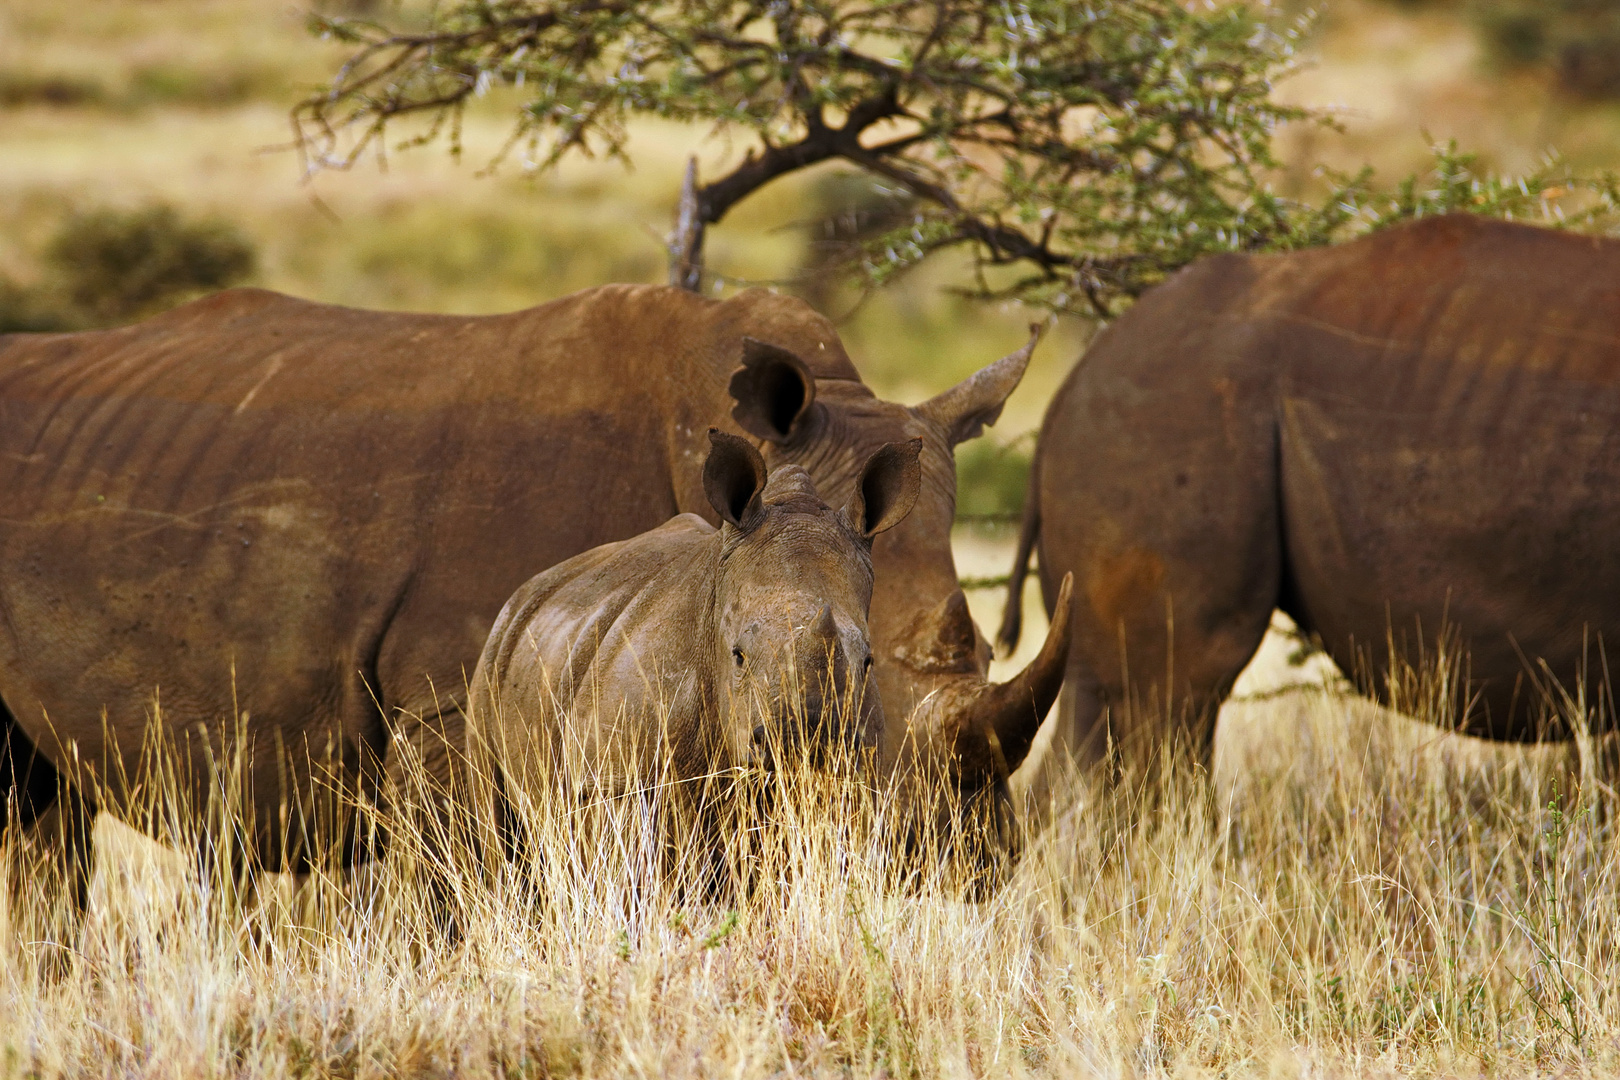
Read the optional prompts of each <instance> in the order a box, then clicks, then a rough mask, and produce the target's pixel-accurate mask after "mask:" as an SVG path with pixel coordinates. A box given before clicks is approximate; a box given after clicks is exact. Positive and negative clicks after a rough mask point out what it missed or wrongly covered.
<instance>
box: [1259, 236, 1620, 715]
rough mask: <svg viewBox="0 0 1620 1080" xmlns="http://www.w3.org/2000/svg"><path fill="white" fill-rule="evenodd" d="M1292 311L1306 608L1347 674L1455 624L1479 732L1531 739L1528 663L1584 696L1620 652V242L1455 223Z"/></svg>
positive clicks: (1292, 492)
mask: <svg viewBox="0 0 1620 1080" xmlns="http://www.w3.org/2000/svg"><path fill="white" fill-rule="evenodd" d="M1275 318H1276V325H1277V333H1278V344H1279V349H1280V351H1281V354H1282V355H1283V356H1284V357H1285V362H1284V365H1283V367H1282V369H1281V372H1280V380H1279V385H1278V424H1279V444H1280V448H1281V474H1282V475H1281V479H1282V484H1281V493H1282V505H1283V516H1284V530H1285V536H1286V541H1285V543H1286V547H1287V555H1288V562H1289V566H1290V578H1291V583H1290V585H1291V587H1290V589H1289V593H1290V595H1289V596H1288V597H1287V601H1288V604H1289V606H1292V607H1293V608H1295V609H1296V611H1295V614H1296V617H1298V618H1300V619H1301V621H1302V622H1304V623H1305V624H1306V625H1308V626H1310V627H1311V628H1313V629H1315V630H1317V632H1319V633H1320V634H1321V635H1322V637H1323V639H1324V641H1326V642H1327V643H1328V645H1329V647H1330V651H1331V652H1332V653H1333V655H1334V657H1335V659H1336V660H1338V661H1339V663H1340V664H1341V665H1342V666H1345V667H1346V668H1350V667H1352V666H1353V665H1355V664H1356V663H1357V662H1358V659H1359V660H1365V659H1372V660H1374V661H1376V662H1379V663H1382V662H1383V661H1384V660H1385V659H1386V656H1385V654H1386V651H1387V649H1386V635H1387V634H1388V633H1389V632H1391V631H1393V633H1394V634H1395V635H1396V636H1397V638H1398V639H1403V638H1404V639H1405V640H1406V642H1407V643H1408V647H1407V653H1408V655H1407V656H1406V659H1407V660H1408V661H1409V662H1410V661H1414V660H1416V658H1417V652H1418V650H1417V648H1416V646H1417V644H1418V642H1419V641H1421V640H1422V639H1423V638H1425V637H1427V638H1428V639H1429V642H1430V643H1429V648H1430V649H1432V647H1433V644H1432V642H1433V638H1434V635H1435V634H1436V633H1437V632H1438V631H1439V630H1440V629H1441V627H1442V626H1443V625H1444V626H1447V627H1449V628H1450V629H1451V630H1454V631H1456V632H1457V633H1459V634H1460V635H1461V644H1462V645H1464V646H1465V647H1466V649H1467V650H1468V654H1469V660H1470V663H1471V668H1472V672H1473V674H1474V676H1475V682H1474V686H1473V689H1474V690H1475V691H1478V692H1480V693H1481V695H1482V696H1481V698H1480V700H1479V701H1478V703H1477V707H1476V708H1475V710H1474V712H1473V713H1472V714H1471V716H1470V723H1469V726H1470V730H1473V731H1475V732H1477V733H1479V734H1487V735H1495V736H1497V737H1510V738H1519V737H1527V736H1529V735H1530V734H1532V733H1533V731H1534V727H1533V725H1532V724H1531V720H1533V716H1532V715H1531V711H1530V710H1527V709H1526V707H1525V706H1526V704H1527V701H1528V700H1529V699H1530V698H1531V696H1532V695H1531V693H1530V688H1529V686H1528V685H1524V684H1523V683H1522V682H1521V676H1522V675H1523V672H1524V668H1525V660H1526V659H1532V660H1533V659H1534V658H1542V659H1545V660H1547V661H1548V663H1549V664H1550V665H1551V667H1552V670H1553V673H1554V675H1555V676H1556V677H1557V678H1558V679H1559V680H1560V681H1561V682H1562V683H1563V684H1564V685H1565V687H1567V688H1571V689H1573V688H1574V686H1575V685H1576V682H1577V680H1578V674H1579V668H1580V666H1581V660H1582V654H1583V652H1589V654H1590V656H1589V658H1590V659H1591V660H1592V662H1593V666H1594V668H1595V666H1596V663H1597V655H1596V652H1595V648H1593V646H1594V645H1595V642H1594V639H1593V635H1594V634H1596V635H1601V637H1602V638H1603V639H1604V640H1606V641H1608V642H1611V643H1615V642H1620V561H1617V560H1616V559H1615V558H1614V557H1613V552H1614V547H1615V542H1616V541H1615V537H1616V535H1617V533H1620V244H1616V243H1614V242H1612V241H1601V240H1594V239H1592V238H1588V237H1576V236H1570V235H1564V234H1558V233H1553V232H1550V231H1547V230H1542V229H1533V228H1527V227H1522V226H1514V225H1507V224H1503V223H1498V222H1487V221H1483V220H1481V219H1477V218H1466V217H1462V218H1447V219H1441V220H1438V221H1433V222H1429V223H1425V224H1424V225H1421V226H1418V227H1413V228H1406V229H1398V230H1390V231H1389V232H1387V233H1385V234H1382V235H1379V236H1375V237H1373V238H1371V239H1370V240H1368V241H1364V242H1362V243H1359V244H1354V245H1347V246H1345V247H1344V248H1341V249H1338V250H1337V252H1335V253H1333V254H1331V255H1329V256H1328V257H1324V258H1321V259H1319V260H1317V264H1316V266H1314V267H1313V268H1312V273H1311V274H1310V275H1309V277H1308V279H1307V280H1305V281H1303V282H1302V283H1301V287H1300V288H1299V291H1298V293H1297V299H1295V300H1294V301H1293V302H1292V303H1290V304H1289V305H1288V306H1287V307H1286V309H1284V310H1281V311H1278V312H1276V314H1275ZM1515 696H1517V702H1515Z"/></svg>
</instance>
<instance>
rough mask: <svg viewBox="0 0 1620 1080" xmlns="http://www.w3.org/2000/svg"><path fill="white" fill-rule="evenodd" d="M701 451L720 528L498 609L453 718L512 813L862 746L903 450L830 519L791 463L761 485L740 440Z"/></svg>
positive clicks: (908, 460) (876, 706) (518, 596)
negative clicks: (876, 607) (875, 592)
mask: <svg viewBox="0 0 1620 1080" xmlns="http://www.w3.org/2000/svg"><path fill="white" fill-rule="evenodd" d="M712 438H713V439H714V440H715V449H714V452H713V453H712V454H711V456H710V459H709V461H708V463H707V464H706V465H705V485H704V486H705V489H706V490H708V491H709V493H710V497H711V502H712V504H713V506H714V508H715V510H716V512H717V513H718V514H719V516H720V517H721V518H722V519H723V520H722V522H721V525H720V528H718V529H716V528H715V527H714V526H712V525H710V524H709V523H708V522H706V521H704V520H703V519H702V518H700V517H698V516H696V515H695V514H682V515H680V516H678V517H675V518H672V519H671V520H670V521H668V522H666V523H665V524H663V525H661V526H659V527H658V528H656V529H653V530H650V531H648V532H645V533H642V534H640V535H639V536H635V537H632V538H631V539H629V540H622V541H618V542H616V543H612V544H605V545H603V546H601V547H598V548H593V549H592V550H590V551H588V552H585V553H584V554H581V555H576V556H574V557H573V558H572V559H569V560H567V561H565V562H563V563H560V564H558V565H557V566H554V567H552V568H551V569H549V570H547V571H545V572H544V573H541V574H539V575H537V576H535V577H534V578H532V579H530V580H529V581H528V582H526V583H525V584H524V585H523V586H522V587H521V588H520V589H518V591H517V592H516V593H515V594H514V595H513V597H512V599H511V600H510V601H508V602H507V605H506V607H505V608H504V609H502V611H501V614H500V617H499V618H497V619H496V621H495V626H494V629H493V630H491V631H490V636H489V641H488V643H487V644H486V645H485V646H484V651H483V653H482V655H481V656H480V657H479V660H478V666H477V667H476V669H475V670H474V672H473V677H472V689H471V696H470V698H469V701H468V708H467V717H468V734H467V739H468V753H469V758H470V759H471V760H472V761H474V762H476V763H477V765H476V768H475V773H476V774H477V775H478V776H480V777H488V778H489V779H491V780H493V781H494V788H495V790H497V791H501V792H508V793H516V792H522V793H523V794H524V795H525V797H526V798H527V800H528V801H529V803H530V805H536V804H540V805H543V804H544V801H545V800H546V798H547V795H548V793H553V792H556V791H562V792H566V793H567V795H568V797H569V798H570V799H580V798H589V799H600V798H603V797H609V796H619V795H623V794H625V793H626V792H630V791H651V790H654V789H661V790H667V791H673V792H685V791H690V790H692V782H693V781H699V780H702V779H704V778H708V777H715V776H719V775H721V774H723V773H726V772H727V771H728V770H732V769H734V768H736V767H738V766H743V765H756V766H758V765H766V766H769V765H770V764H772V762H773V761H774V755H775V754H776V753H778V752H780V751H782V750H785V749H788V748H797V749H799V750H803V751H806V752H807V753H808V754H809V755H810V757H809V760H812V761H814V760H817V758H818V757H819V758H821V759H822V760H827V761H830V762H836V761H840V760H844V761H848V762H849V763H851V764H855V763H858V762H859V760H860V757H859V753H860V751H861V750H862V749H864V748H868V747H870V746H872V745H873V743H874V742H875V739H876V736H877V734H878V731H879V728H880V726H881V724H882V712H881V706H880V702H879V700H878V695H877V692H876V689H875V688H874V687H871V686H870V685H869V684H870V682H871V677H870V668H871V663H870V657H871V652H870V641H869V639H868V636H867V623H866V617H867V611H868V607H869V605H870V603H871V596H872V567H871V545H872V538H873V536H874V535H876V534H877V533H879V532H882V531H884V530H886V529H888V528H890V527H892V526H894V525H895V524H896V523H898V522H899V521H900V520H901V519H902V518H904V517H905V515H906V513H907V512H908V511H909V510H910V509H911V506H912V505H913V503H914V502H915V501H916V497H917V484H918V479H919V473H920V470H919V469H918V466H917V453H918V451H919V449H920V443H918V442H916V441H912V442H911V443H909V444H891V445H890V446H889V447H886V448H885V449H883V450H880V451H879V452H878V454H877V455H874V458H873V460H872V461H871V462H869V463H868V466H867V469H866V470H865V471H864V473H863V482H862V483H861V484H859V485H857V487H856V490H855V494H854V495H853V500H854V501H853V503H852V505H850V506H848V507H845V508H844V509H843V510H836V511H835V510H833V509H832V508H830V507H829V506H827V505H826V503H824V502H822V501H821V499H820V498H819V497H818V495H817V493H816V491H815V488H814V485H813V484H812V483H811V482H810V478H809V476H808V474H807V473H805V471H804V470H803V469H802V468H800V467H799V466H796V465H784V466H780V467H779V468H777V469H776V470H774V471H773V472H771V473H770V475H769V481H768V482H767V477H766V471H765V465H764V462H763V460H762V459H761V458H760V456H759V454H758V453H757V451H755V450H754V448H753V447H752V446H751V445H749V444H748V443H747V442H746V441H745V440H743V439H740V438H737V437H735V436H729V435H725V434H721V433H718V432H717V433H715V434H713V435H712ZM880 474H882V475H880ZM866 492H871V493H872V494H873V495H874V496H875V498H874V499H872V500H870V501H868V500H867V499H865V498H864V497H863V496H864V494H865V493H866ZM840 750H842V751H843V752H844V753H843V754H842V755H840V754H839V751H840ZM497 812H498V813H499V812H501V811H500V810H499V809H498V811H497Z"/></svg>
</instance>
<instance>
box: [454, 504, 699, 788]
mask: <svg viewBox="0 0 1620 1080" xmlns="http://www.w3.org/2000/svg"><path fill="white" fill-rule="evenodd" d="M719 556H720V536H719V533H718V532H717V531H716V530H715V529H714V527H713V526H711V525H709V524H708V523H707V522H705V521H704V520H703V519H701V518H699V517H697V516H696V515H692V514H682V515H680V516H678V517H675V518H673V519H671V520H670V521H669V522H667V523H665V524H664V525H663V526H661V527H659V528H657V529H654V530H651V531H649V532H646V533H643V534H641V535H640V536H637V537H634V538H633V539H630V540H626V541H622V542H620V543H615V544H607V545H603V546H602V547H599V548H596V549H594V550H592V551H588V552H585V553H584V554H582V555H579V556H576V557H574V558H572V559H569V560H568V561H566V562H564V563H561V564H559V565H557V566H555V567H552V568H551V569H550V570H547V571H546V572H544V573H542V574H539V575H537V576H536V577H534V578H532V579H531V580H530V581H528V582H527V583H525V584H524V586H523V587H522V588H520V589H519V590H518V591H517V593H515V594H514V595H513V597H512V599H511V600H510V601H509V602H508V603H507V606H506V607H505V609H504V610H503V611H502V612H501V616H500V618H499V619H498V620H497V621H496V625H495V628H494V630H493V631H492V632H491V634H490V637H489V641H488V643H487V644H486V645H485V648H484V653H483V656H482V657H481V658H480V660H479V664H478V668H477V671H476V673H475V675H474V681H473V698H472V701H471V703H470V709H469V711H470V713H471V714H472V716H473V724H474V728H475V737H476V738H477V739H479V740H482V741H483V742H484V744H485V746H487V747H489V748H490V749H491V751H492V752H493V754H494V755H495V759H496V761H497V762H498V763H499V765H500V768H501V770H502V772H503V774H504V775H505V776H507V777H508V778H509V779H510V780H513V781H515V782H517V783H518V784H519V785H520V786H521V787H523V788H524V789H525V790H529V791H537V790H539V789H540V787H541V786H542V785H545V784H547V783H549V782H552V781H554V780H555V778H556V777H555V772H556V770H557V769H559V768H563V769H566V770H569V772H568V775H571V776H574V777H576V778H581V777H588V778H590V779H591V781H592V782H594V783H597V784H604V785H621V784H623V783H625V782H627V781H628V780H629V779H630V778H631V777H632V776H639V777H641V778H643V779H645V778H646V777H647V775H648V774H649V772H651V771H654V770H662V769H668V770H670V771H672V772H673V774H674V775H676V776H690V775H697V774H698V772H699V771H700V770H702V769H703V768H705V767H706V765H707V762H708V759H709V757H710V756H711V755H712V753H713V751H714V748H715V735H716V733H715V732H713V731H710V730H706V728H705V725H704V720H705V719H706V718H707V717H709V715H710V714H711V713H712V709H709V708H708V707H707V706H709V705H710V704H712V702H713V701H714V686H713V677H712V673H713V668H714V663H715V660H714V655H715V645H714V640H713V614H712V612H713V604H714V596H713V588H714V581H715V574H716V569H717V566H718V561H719Z"/></svg>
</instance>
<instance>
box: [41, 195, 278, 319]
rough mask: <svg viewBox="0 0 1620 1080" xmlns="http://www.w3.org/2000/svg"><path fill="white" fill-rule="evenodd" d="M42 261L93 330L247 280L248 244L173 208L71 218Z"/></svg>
mask: <svg viewBox="0 0 1620 1080" xmlns="http://www.w3.org/2000/svg"><path fill="white" fill-rule="evenodd" d="M46 254H47V258H48V260H49V262H50V264H51V266H52V269H53V270H54V271H55V273H56V274H57V276H58V277H59V278H60V281H61V287H62V292H63V294H64V295H65V297H66V299H67V302H68V303H69V304H70V305H71V307H72V308H73V309H75V310H76V312H78V313H79V314H80V315H81V316H82V320H83V321H85V322H88V323H91V324H100V325H107V324H113V323H120V322H128V321H131V320H133V319H137V318H139V317H141V316H143V315H148V314H151V313H152V312H154V311H157V310H160V309H162V308H165V307H170V306H172V305H173V304H175V303H177V302H179V301H181V300H184V299H187V298H189V297H190V296H193V295H196V294H198V293H203V292H210V291H213V290H215V289H223V288H226V287H227V286H230V285H234V284H237V283H238V282H240V281H242V280H244V279H246V278H247V277H249V276H251V275H252V273H253V271H254V268H255V266H256V264H257V261H258V260H257V255H256V253H255V251H254V248H253V244H252V242H251V241H249V240H248V239H247V237H245V236H244V235H242V233H241V232H240V231H239V230H238V229H237V228H236V227H235V226H234V225H231V224H229V223H228V222H224V221H217V220H212V221H187V220H185V219H183V218H182V217H181V216H180V215H179V213H178V212H176V210H175V209H174V208H173V207H171V206H166V205H161V204H160V205H156V206H148V207H145V208H143V209H139V210H133V211H123V210H94V211H91V212H89V213H86V214H77V215H74V216H72V217H70V218H69V219H68V220H67V221H66V222H65V223H64V224H63V226H62V229H61V231H60V232H58V233H57V235H56V238H55V239H54V240H52V241H51V244H50V247H49V249H48V251H47V253H46Z"/></svg>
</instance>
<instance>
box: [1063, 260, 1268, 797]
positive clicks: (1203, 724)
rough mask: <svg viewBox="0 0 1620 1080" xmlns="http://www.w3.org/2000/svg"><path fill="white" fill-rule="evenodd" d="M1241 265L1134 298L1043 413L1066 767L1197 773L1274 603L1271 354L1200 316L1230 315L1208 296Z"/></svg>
mask: <svg viewBox="0 0 1620 1080" xmlns="http://www.w3.org/2000/svg"><path fill="white" fill-rule="evenodd" d="M1245 267H1246V264H1244V263H1242V262H1241V261H1237V262H1233V261H1231V260H1220V259H1216V260H1210V261H1209V262H1208V263H1205V264H1200V266H1199V268H1196V269H1195V270H1193V271H1188V272H1184V273H1183V274H1181V275H1178V276H1177V277H1176V278H1174V279H1172V280H1171V281H1170V282H1168V283H1166V284H1165V285H1164V286H1161V287H1160V288H1159V289H1156V290H1154V292H1153V293H1152V294H1150V296H1148V297H1144V299H1143V300H1142V302H1141V303H1139V304H1138V305H1137V306H1136V307H1135V308H1133V309H1132V310H1131V312H1130V314H1129V315H1128V316H1126V317H1125V318H1123V319H1121V320H1120V321H1119V322H1118V323H1116V324H1114V326H1112V327H1110V328H1109V329H1108V330H1105V331H1104V332H1103V333H1102V334H1100V335H1099V337H1098V339H1097V340H1096V342H1095V343H1094V344H1093V345H1092V347H1091V349H1090V350H1089V351H1088V352H1087V354H1086V357H1085V359H1084V361H1083V362H1082V363H1080V364H1079V365H1078V366H1077V367H1076V368H1075V370H1074V371H1073V372H1072V373H1071V374H1070V376H1069V378H1068V379H1067V380H1066V381H1065V382H1064V385H1063V386H1062V387H1061V388H1060V389H1059V391H1058V393H1057V395H1056V396H1055V397H1054V398H1053V400H1052V403H1051V405H1050V406H1049V408H1048V410H1047V414H1046V419H1045V422H1044V423H1043V424H1042V428H1041V438H1040V443H1039V445H1038V446H1037V448H1036V455H1035V469H1036V475H1037V476H1038V478H1039V480H1038V484H1037V485H1036V486H1037V488H1038V492H1037V494H1038V498H1039V500H1040V506H1039V521H1040V534H1039V538H1038V558H1039V565H1040V576H1041V588H1042V592H1043V594H1044V596H1045V600H1046V605H1047V609H1048V610H1049V611H1050V610H1051V609H1052V606H1053V604H1054V603H1055V600H1056V597H1057V593H1058V587H1059V583H1060V582H1061V581H1062V580H1063V575H1064V574H1065V573H1068V572H1073V574H1074V599H1073V608H1072V618H1073V626H1074V639H1073V646H1072V647H1071V649H1070V652H1069V664H1068V668H1067V672H1066V688H1065V691H1064V695H1063V698H1062V699H1061V711H1060V713H1059V715H1058V717H1057V718H1056V719H1057V724H1056V725H1055V727H1054V730H1053V748H1054V749H1056V750H1057V751H1058V752H1059V753H1058V760H1059V761H1061V759H1062V757H1063V755H1064V754H1067V755H1068V756H1070V757H1072V758H1073V759H1074V761H1075V762H1076V763H1077V764H1078V765H1080V766H1082V767H1084V766H1086V765H1088V764H1091V763H1094V762H1096V761H1098V760H1099V759H1101V758H1102V757H1103V756H1104V755H1105V754H1108V753H1110V752H1113V753H1116V754H1117V755H1118V759H1121V763H1122V764H1127V765H1137V764H1142V765H1149V764H1152V763H1153V762H1154V761H1156V760H1157V759H1160V758H1162V757H1164V755H1166V754H1167V753H1171V754H1175V755H1177V756H1181V757H1185V756H1187V755H1188V753H1189V751H1190V753H1191V755H1192V756H1193V757H1194V758H1195V759H1197V760H1199V761H1201V762H1202V763H1203V764H1205V765H1206V766H1207V765H1208V764H1209V761H1210V757H1211V750H1212V746H1213V734H1214V718H1215V709H1216V707H1217V706H1218V705H1219V702H1220V699H1221V698H1222V697H1223V696H1225V694H1226V692H1227V691H1228V690H1229V689H1230V687H1231V684H1232V682H1233V680H1234V679H1235V678H1236V677H1237V674H1238V673H1239V672H1240V671H1241V670H1242V669H1243V666H1244V664H1245V663H1247V662H1248V660H1249V658H1250V657H1251V656H1252V655H1253V654H1254V651H1255V649H1256V648H1257V647H1258V646H1259V644H1260V640H1261V638H1262V637H1263V636H1264V635H1265V631H1266V626H1267V625H1268V623H1269V621H1270V618H1271V612H1272V610H1273V608H1274V607H1275V606H1276V603H1277V600H1278V597H1279V595H1280V593H1281V590H1282V581H1283V575H1284V566H1283V553H1282V542H1281V525H1280V517H1281V515H1280V511H1279V505H1278V503H1279V498H1278V480H1277V475H1278V469H1277V425H1276V419H1275V409H1274V407H1273V399H1274V397H1275V394H1274V391H1273V381H1274V380H1273V377H1272V372H1271V366H1270V362H1269V360H1268V359H1266V358H1267V357H1269V356H1270V355H1271V354H1270V352H1269V351H1268V350H1267V349H1265V348H1262V347H1261V346H1262V345H1263V344H1264V343H1263V342H1257V341H1256V340H1255V335H1256V334H1257V333H1258V331H1256V330H1254V329H1253V327H1251V326H1250V325H1249V324H1247V323H1245V322H1243V321H1242V320H1231V319H1226V318H1224V317H1223V318H1220V319H1214V318H1210V317H1208V316H1207V314H1206V313H1207V312H1208V311H1209V310H1211V309H1212V308H1213V309H1214V310H1224V309H1223V308H1222V307H1221V305H1220V304H1218V303H1212V302H1211V301H1210V300H1209V298H1208V297H1207V296H1205V295H1204V292H1205V291H1207V290H1215V291H1216V292H1217V293H1219V292H1221V291H1223V290H1226V291H1229V290H1231V289H1233V288H1235V287H1236V286H1237V285H1239V284H1241V282H1242V280H1243V278H1244V276H1245V274H1246V273H1247V270H1246V269H1245ZM1216 300H1219V297H1218V296H1217V297H1216ZM1254 357H1260V358H1261V359H1259V360H1256V359H1253V358H1254ZM1177 743H1180V744H1181V745H1179V746H1178V745H1176V744H1177Z"/></svg>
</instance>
